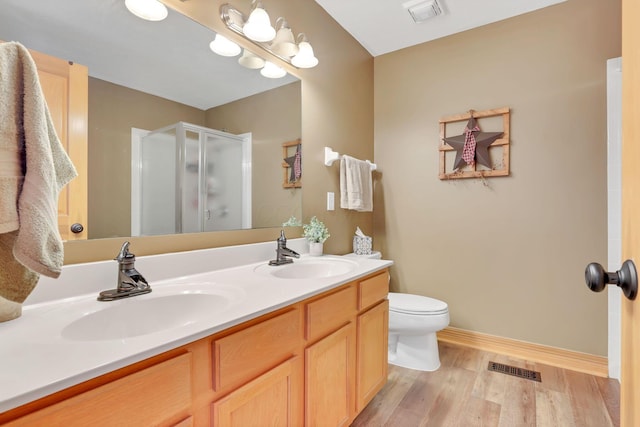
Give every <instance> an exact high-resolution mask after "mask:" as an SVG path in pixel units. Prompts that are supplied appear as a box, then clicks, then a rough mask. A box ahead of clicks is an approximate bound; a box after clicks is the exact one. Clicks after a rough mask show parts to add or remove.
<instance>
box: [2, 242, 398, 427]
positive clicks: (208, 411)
mask: <svg viewBox="0 0 640 427" xmlns="http://www.w3.org/2000/svg"><path fill="white" fill-rule="evenodd" d="M289 245H290V247H291V248H292V249H293V250H297V251H298V252H300V253H302V252H306V251H305V247H306V243H305V241H304V240H303V239H294V240H290V241H289ZM274 249H275V247H274V244H273V243H272V242H268V243H258V244H252V245H242V246H232V247H225V248H216V249H207V250H200V251H191V252H183V253H175V254H163V255H154V256H147V257H139V258H138V261H137V265H136V268H137V269H138V270H139V271H140V273H142V274H143V275H144V276H145V277H146V279H147V280H148V282H149V284H150V285H151V287H152V292H150V293H147V294H144V295H138V296H135V297H130V298H124V299H121V300H115V301H109V302H103V301H98V300H97V298H96V297H97V296H98V294H99V292H100V291H103V290H104V289H107V288H113V285H114V283H115V281H116V277H117V273H118V269H117V264H116V263H115V262H114V261H103V262H96V263H88V264H78V265H70V266H65V267H64V268H63V273H62V275H61V277H60V278H59V279H58V280H52V279H46V278H43V279H41V281H40V283H39V284H38V287H36V290H35V291H34V293H33V294H32V295H31V296H30V297H29V299H28V300H27V301H26V303H25V306H24V309H23V315H22V317H20V318H18V319H16V320H13V321H10V322H6V323H3V324H0V340H1V341H2V343H3V345H2V346H1V347H0V363H1V364H2V366H1V367H0V384H1V386H0V424H4V423H7V425H16V426H18V425H65V426H69V425H161V426H242V427H244V426H247V425H278V426H287V425H289V426H301V425H308V426H313V425H326V426H340V425H349V423H351V421H353V419H354V418H355V417H356V416H357V414H358V413H359V412H360V411H362V409H363V408H364V406H366V404H367V403H368V402H369V401H370V400H371V398H372V397H373V396H374V395H375V394H376V393H377V392H378V391H379V390H380V388H382V386H383V385H384V383H385V382H386V377H387V328H388V301H387V299H386V298H387V293H388V278H389V275H388V268H389V266H390V265H391V264H392V262H391V261H386V260H373V259H363V258H358V257H339V256H327V255H325V256H322V257H311V256H308V255H304V254H303V255H302V257H301V258H300V259H296V260H295V261H294V262H293V263H289V264H285V265H281V266H270V265H268V261H269V259H271V258H273V254H274V252H275V251H274ZM132 250H134V251H135V248H132Z"/></svg>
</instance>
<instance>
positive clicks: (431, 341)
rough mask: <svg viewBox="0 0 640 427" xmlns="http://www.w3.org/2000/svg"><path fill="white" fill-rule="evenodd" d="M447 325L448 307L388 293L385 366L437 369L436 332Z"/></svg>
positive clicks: (423, 299) (439, 303)
mask: <svg viewBox="0 0 640 427" xmlns="http://www.w3.org/2000/svg"><path fill="white" fill-rule="evenodd" d="M447 325H449V307H448V306H447V304H446V303H445V302H443V301H440V300H437V299H435V298H429V297H425V296H421V295H412V294H400V293H394V292H389V354H388V357H389V363H391V364H392V365H397V366H402V367H404V368H411V369H417V370H420V371H435V370H436V369H438V368H439V367H440V353H439V351H438V339H437V337H436V332H437V331H440V330H442V329H444V328H446V327H447Z"/></svg>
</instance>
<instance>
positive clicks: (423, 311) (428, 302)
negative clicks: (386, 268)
mask: <svg viewBox="0 0 640 427" xmlns="http://www.w3.org/2000/svg"><path fill="white" fill-rule="evenodd" d="M389 311H393V312H396V313H404V314H414V315H421V316H435V315H440V314H445V313H448V312H449V306H448V305H447V303H446V302H444V301H440V300H437V299H435V298H429V297H425V296H422V295H413V294H401V293H395V292H389Z"/></svg>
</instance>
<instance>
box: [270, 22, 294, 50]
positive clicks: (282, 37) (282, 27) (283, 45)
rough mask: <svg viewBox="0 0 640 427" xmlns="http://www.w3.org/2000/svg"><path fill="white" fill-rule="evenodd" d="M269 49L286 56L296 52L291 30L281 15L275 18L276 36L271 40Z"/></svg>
mask: <svg viewBox="0 0 640 427" xmlns="http://www.w3.org/2000/svg"><path fill="white" fill-rule="evenodd" d="M271 50H272V51H274V52H275V53H277V54H278V55H282V56H287V57H291V56H293V55H295V54H296V53H298V45H297V44H296V40H295V38H294V37H293V31H291V27H289V24H288V23H287V21H286V19H284V18H283V17H280V18H278V19H277V20H276V38H275V39H273V42H271Z"/></svg>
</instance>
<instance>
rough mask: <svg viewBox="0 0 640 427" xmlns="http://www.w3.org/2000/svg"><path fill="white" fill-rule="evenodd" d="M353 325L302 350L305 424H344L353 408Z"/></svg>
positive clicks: (334, 426)
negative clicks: (304, 355) (304, 385)
mask: <svg viewBox="0 0 640 427" xmlns="http://www.w3.org/2000/svg"><path fill="white" fill-rule="evenodd" d="M355 335H356V332H355V326H354V324H353V323H349V324H347V325H345V326H343V327H342V328H340V329H338V330H337V331H336V332H334V333H332V334H331V335H329V336H327V337H325V338H323V339H321V340H320V341H318V342H317V343H315V344H314V345H312V346H310V347H308V348H307V349H306V350H305V353H306V359H305V360H306V394H305V396H306V409H307V410H306V413H305V425H307V426H314V427H315V426H318V427H319V426H327V427H336V426H344V425H347V424H348V423H349V422H350V421H351V418H352V416H353V415H354V410H355V406H354V405H355V402H354V395H355V378H354V375H355Z"/></svg>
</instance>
